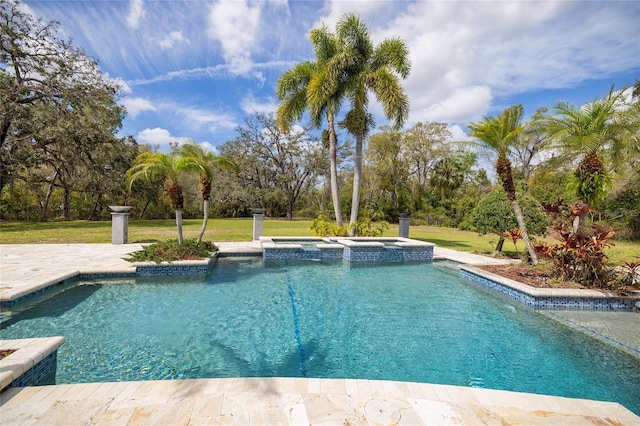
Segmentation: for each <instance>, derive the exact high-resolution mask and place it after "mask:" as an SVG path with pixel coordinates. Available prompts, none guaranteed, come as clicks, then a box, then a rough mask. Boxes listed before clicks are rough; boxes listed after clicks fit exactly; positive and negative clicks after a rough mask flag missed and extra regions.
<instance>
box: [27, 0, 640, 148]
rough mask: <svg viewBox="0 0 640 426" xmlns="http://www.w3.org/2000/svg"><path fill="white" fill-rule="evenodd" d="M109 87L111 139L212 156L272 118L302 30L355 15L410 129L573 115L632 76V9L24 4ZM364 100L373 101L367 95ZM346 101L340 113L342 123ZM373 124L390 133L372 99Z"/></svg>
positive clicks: (239, 2) (329, 2) (278, 2)
mask: <svg viewBox="0 0 640 426" xmlns="http://www.w3.org/2000/svg"><path fill="white" fill-rule="evenodd" d="M23 3H24V4H25V5H26V6H27V7H28V9H29V10H30V11H31V12H32V13H33V14H35V15H36V16H38V17H41V18H43V19H45V20H47V21H49V20H56V21H58V22H59V23H60V32H61V35H62V36H63V37H64V38H68V39H71V40H72V41H73V44H74V46H76V47H81V48H83V49H84V50H85V52H86V53H87V54H88V55H89V56H91V57H93V58H95V59H97V60H98V62H99V65H100V68H101V70H102V71H103V72H104V74H105V76H106V77H107V78H110V79H113V80H116V81H117V82H118V83H119V84H120V85H121V87H122V91H121V103H122V104H123V105H124V106H125V107H126V109H127V112H128V113H127V116H126V118H125V120H124V122H123V127H122V129H121V131H120V136H125V135H133V136H134V137H135V138H136V140H137V141H138V142H139V143H144V144H151V145H159V146H160V148H161V150H166V149H167V147H168V146H169V143H171V142H179V143H181V142H184V141H186V140H190V139H192V140H195V141H196V142H198V143H201V144H203V146H205V147H207V148H209V149H211V150H213V151H214V152H215V151H216V147H217V146H219V145H221V144H223V143H224V142H226V141H229V140H232V139H234V138H235V137H236V132H235V129H236V128H237V127H238V126H239V125H242V124H243V121H244V119H245V118H246V117H248V116H249V115H250V114H253V113H255V112H262V113H268V112H275V110H276V109H277V105H278V100H277V98H276V96H275V87H276V83H277V80H278V77H279V76H280V75H281V74H282V73H284V72H285V71H287V70H288V69H290V68H292V67H293V66H295V64H297V63H299V62H301V61H304V60H308V59H313V48H312V44H311V42H310V40H309V31H310V30H311V29H312V28H317V27H320V26H321V25H323V24H324V25H326V26H327V27H328V28H329V29H331V30H335V24H336V22H337V21H338V20H339V19H340V18H341V17H342V16H343V15H344V14H345V13H349V12H353V13H356V14H358V15H359V16H360V17H361V19H362V20H363V21H364V22H365V23H366V24H367V26H368V28H369V30H370V33H371V38H372V40H373V42H374V43H375V44H378V43H380V42H381V41H383V40H384V39H385V38H389V37H400V38H402V39H403V40H404V41H405V42H406V43H407V45H408V47H409V49H410V56H411V73H410V75H409V77H408V78H407V79H406V80H404V81H403V82H402V83H403V87H404V89H405V90H406V92H407V94H408V96H409V100H410V108H411V112H410V115H409V119H408V121H407V123H406V124H405V128H408V127H410V126H413V125H414V124H416V123H417V122H429V121H438V122H444V123H447V124H448V126H449V130H450V131H451V132H452V134H453V137H452V139H453V140H466V139H469V138H468V136H467V133H468V128H467V125H468V124H469V123H471V122H474V121H478V120H481V119H482V117H483V116H487V115H496V114H498V113H500V112H502V111H503V110H504V108H506V107H508V106H511V105H514V104H518V103H520V104H522V105H523V106H524V108H525V115H527V116H528V115H531V114H533V113H534V112H535V111H536V109H537V108H540V107H552V106H553V105H554V104H555V103H556V102H557V101H559V100H566V101H570V102H573V103H575V104H576V105H582V104H583V103H586V102H591V101H593V100H594V99H596V98H598V97H603V96H605V95H606V94H607V92H608V91H609V90H610V89H611V87H612V86H613V85H615V88H616V89H622V88H625V87H628V86H631V85H633V84H634V82H635V80H636V79H640V1H635V0H630V1H509V0H506V1H452V0H449V1H408V0H407V1H405V0H396V1H391V0H387V1H379V0H326V1H314V0H309V1H307V0H210V1H201V0H188V1H178V0H155V1H150V0H128V1H127V0H114V1H111V0H100V1H91V0H87V1H84V0H33V1H32V0H26V1H23ZM372 99H375V98H373V97H372ZM347 109H348V105H346V104H345V105H344V106H343V113H345V112H346V110H347ZM370 111H371V112H372V113H373V114H374V117H375V121H376V124H377V125H384V124H391V123H390V122H388V121H387V120H386V119H385V118H384V115H383V113H382V109H381V107H380V105H379V104H378V103H377V102H375V100H374V101H373V102H372V103H371V105H370Z"/></svg>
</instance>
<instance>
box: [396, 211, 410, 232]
mask: <svg viewBox="0 0 640 426" xmlns="http://www.w3.org/2000/svg"><path fill="white" fill-rule="evenodd" d="M409 219H411V216H409V215H408V214H404V213H403V214H401V215H400V219H399V223H398V236H399V237H401V238H409Z"/></svg>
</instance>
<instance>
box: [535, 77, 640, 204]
mask: <svg viewBox="0 0 640 426" xmlns="http://www.w3.org/2000/svg"><path fill="white" fill-rule="evenodd" d="M623 101H624V92H623V91H614V90H613V88H612V89H611V90H610V91H609V93H608V95H607V96H606V97H605V98H604V99H596V100H595V101H593V102H591V103H587V104H584V105H582V106H581V107H580V108H578V107H576V105H575V104H573V103H570V102H566V101H560V102H558V103H557V104H556V105H555V107H554V112H555V114H556V115H554V116H547V117H544V118H542V119H541V121H542V126H543V129H544V130H545V131H546V132H547V134H549V135H550V136H551V138H552V139H553V140H554V141H555V142H556V144H557V146H558V147H559V148H561V149H562V150H563V151H565V152H566V153H568V154H569V155H571V156H575V155H576V154H579V155H580V156H581V160H580V162H579V163H578V165H577V167H576V169H575V171H574V172H573V182H572V187H573V189H574V191H575V193H576V195H577V196H578V198H579V199H581V200H582V201H584V202H585V203H587V204H590V205H591V206H597V205H598V204H599V202H601V201H602V200H604V198H605V196H606V191H607V186H608V185H609V183H610V180H611V174H612V173H613V172H615V171H616V167H617V166H618V165H621V164H623V163H624V159H625V157H626V156H627V155H628V154H631V153H632V152H631V151H633V150H635V151H636V153H637V151H639V150H640V144H639V143H638V142H639V138H638V129H639V128H640V114H639V111H638V107H637V105H633V106H631V107H628V108H627V107H623ZM607 164H609V167H607Z"/></svg>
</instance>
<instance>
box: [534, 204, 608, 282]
mask: <svg viewBox="0 0 640 426" xmlns="http://www.w3.org/2000/svg"><path fill="white" fill-rule="evenodd" d="M543 207H544V208H545V210H547V211H548V212H549V213H550V214H551V215H552V216H553V217H554V222H553V224H552V225H551V226H550V227H549V230H550V231H551V234H552V236H553V237H554V238H555V239H556V240H558V243H557V244H547V243H542V244H538V245H536V250H538V252H539V253H540V255H541V256H544V257H547V258H549V259H550V260H551V262H552V263H553V265H554V266H555V268H556V272H557V273H558V274H559V275H560V276H561V277H562V279H564V280H568V281H576V282H578V283H580V284H581V285H584V286H585V287H607V286H609V284H610V282H611V281H612V278H613V274H612V273H611V271H610V269H609V268H607V267H606V262H607V260H608V257H607V255H606V254H605V252H604V249H605V248H607V247H611V246H612V245H613V243H611V242H610V241H609V240H610V239H611V238H612V237H613V236H614V235H615V234H616V231H615V230H613V229H610V228H606V227H604V226H598V225H592V226H591V229H590V230H586V229H584V228H585V227H579V226H577V225H578V222H579V220H580V218H583V217H584V215H586V213H587V212H588V211H589V209H590V208H589V206H588V205H586V204H584V203H581V202H578V203H573V204H569V205H565V204H563V203H562V201H558V202H557V203H555V204H552V205H543Z"/></svg>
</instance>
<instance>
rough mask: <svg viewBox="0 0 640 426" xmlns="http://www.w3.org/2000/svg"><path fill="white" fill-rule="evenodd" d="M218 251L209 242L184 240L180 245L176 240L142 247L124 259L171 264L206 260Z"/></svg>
mask: <svg viewBox="0 0 640 426" xmlns="http://www.w3.org/2000/svg"><path fill="white" fill-rule="evenodd" d="M216 251H218V247H216V245H215V244H214V243H212V242H210V241H202V242H200V243H198V241H197V240H196V239H195V238H193V239H185V240H184V241H183V242H182V244H179V243H178V240H167V241H161V242H159V243H154V244H151V245H148V246H144V247H143V248H142V250H138V251H134V252H133V253H130V254H129V256H128V257H126V258H125V260H126V261H128V262H146V261H151V262H156V263H160V262H172V261H174V260H197V259H208V258H210V257H211V253H213V252H216Z"/></svg>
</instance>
